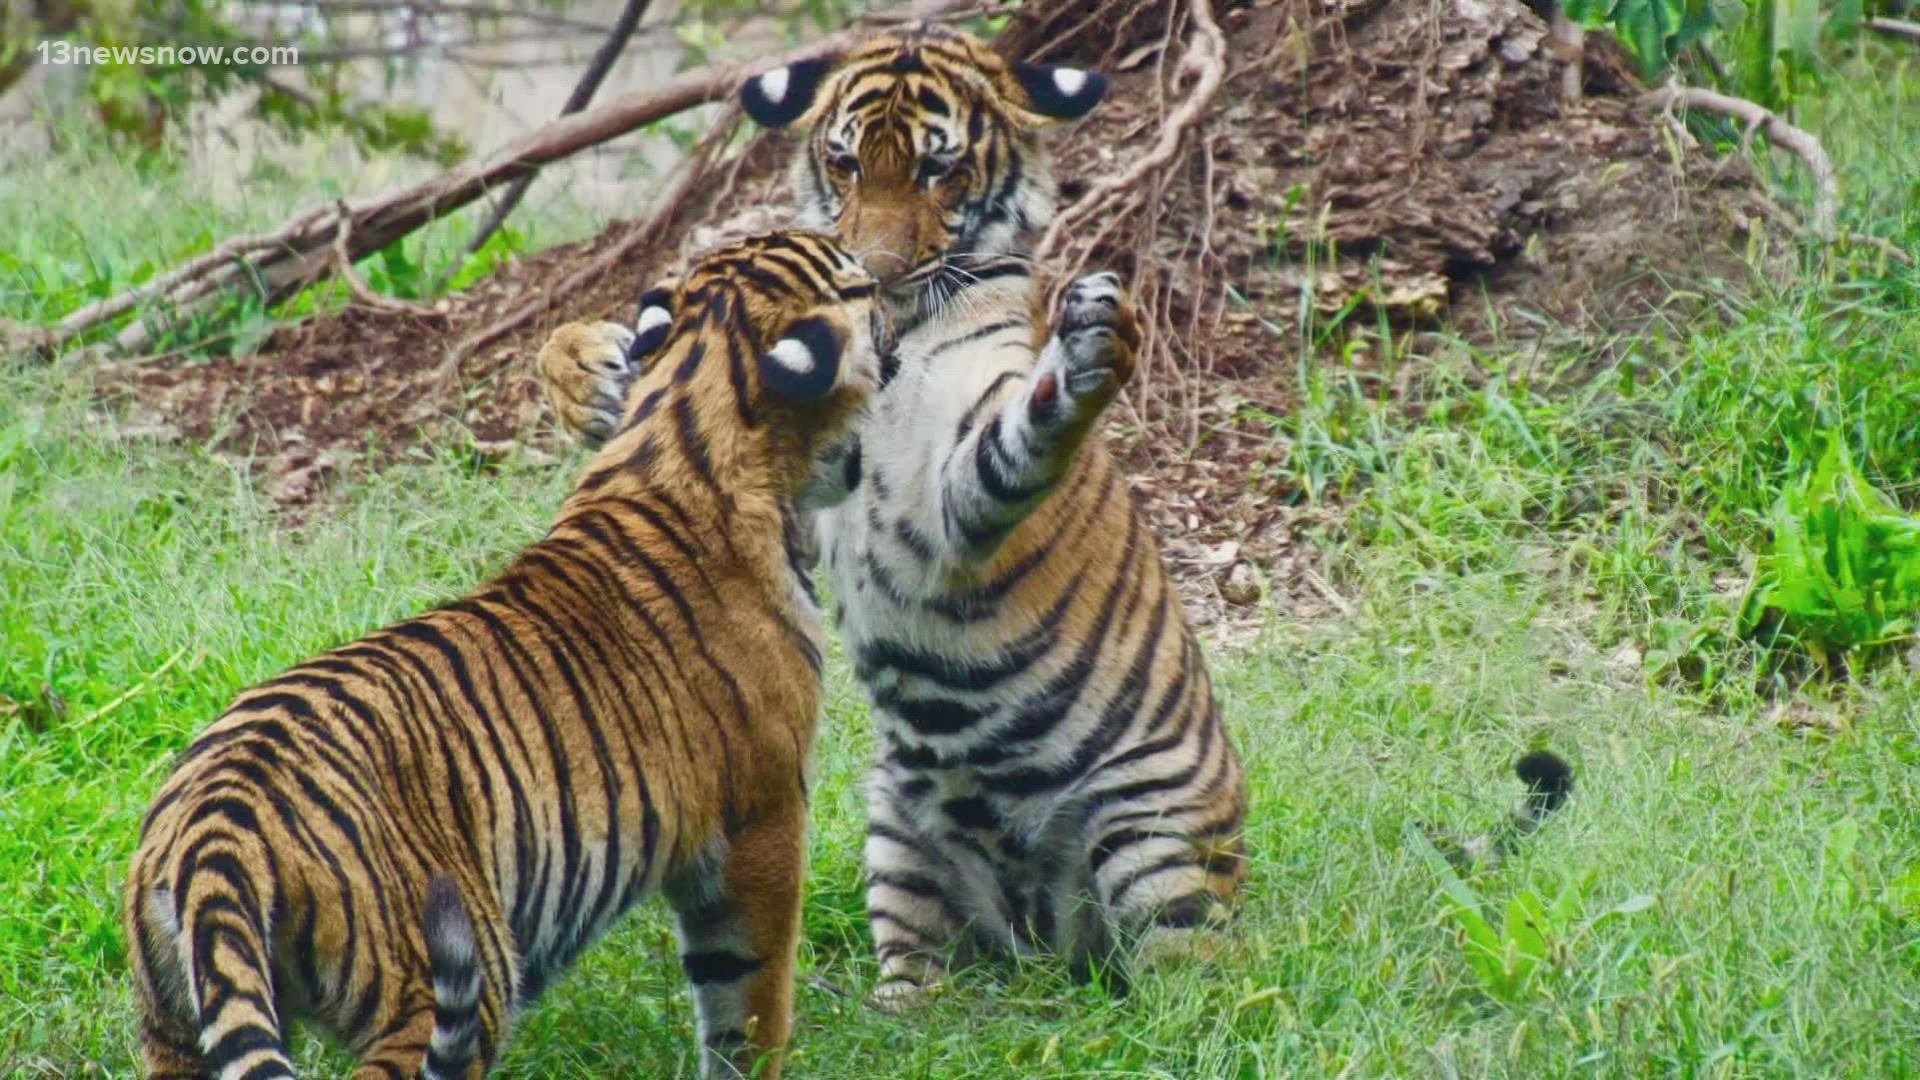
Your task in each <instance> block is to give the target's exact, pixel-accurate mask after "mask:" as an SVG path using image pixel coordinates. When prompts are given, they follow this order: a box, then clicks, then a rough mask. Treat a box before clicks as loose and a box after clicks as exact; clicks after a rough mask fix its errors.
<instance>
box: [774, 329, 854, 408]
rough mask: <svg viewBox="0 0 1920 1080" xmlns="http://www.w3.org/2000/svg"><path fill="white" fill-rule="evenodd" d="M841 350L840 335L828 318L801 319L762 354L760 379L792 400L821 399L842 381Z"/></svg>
mask: <svg viewBox="0 0 1920 1080" xmlns="http://www.w3.org/2000/svg"><path fill="white" fill-rule="evenodd" d="M840 349H841V341H840V335H839V334H837V333H835V332H834V329H833V326H832V325H831V324H829V323H828V322H827V320H825V319H822V318H818V317H815V318H811V319H801V320H800V321H799V322H796V323H794V324H793V325H792V326H790V327H788V328H787V332H786V334H785V336H783V337H781V339H780V340H779V341H777V342H775V343H774V345H773V348H771V349H768V350H767V351H766V352H764V353H761V354H760V379H761V381H762V382H764V383H766V384H767V389H769V390H771V391H773V392H774V393H776V394H778V395H780V396H781V397H784V398H787V399H789V400H792V401H819V400H820V399H821V398H823V397H826V396H827V395H828V394H829V393H831V392H832V391H833V385H834V383H835V382H836V381H838V375H839V372H840Z"/></svg>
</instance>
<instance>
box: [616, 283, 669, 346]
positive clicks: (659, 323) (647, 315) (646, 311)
mask: <svg viewBox="0 0 1920 1080" xmlns="http://www.w3.org/2000/svg"><path fill="white" fill-rule="evenodd" d="M672 329H673V290H672V289H668V288H665V287H662V288H657V289H648V290H647V291H646V292H643V293H641V294H640V303H639V309H638V313H637V314H635V315H634V319H633V344H631V345H629V346H627V359H628V360H644V359H645V358H647V357H648V356H651V355H652V354H653V353H655V352H657V351H659V349H660V346H661V345H662V344H664V343H665V342H666V340H667V332H668V331H670V330H672Z"/></svg>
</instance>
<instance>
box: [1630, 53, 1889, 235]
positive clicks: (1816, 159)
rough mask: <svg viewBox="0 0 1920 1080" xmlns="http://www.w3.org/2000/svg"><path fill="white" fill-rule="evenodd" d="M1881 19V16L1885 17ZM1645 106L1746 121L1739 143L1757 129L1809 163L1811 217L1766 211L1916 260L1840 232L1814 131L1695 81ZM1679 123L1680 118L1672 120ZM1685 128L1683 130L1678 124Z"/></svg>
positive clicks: (1797, 226)
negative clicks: (1802, 219)
mask: <svg viewBox="0 0 1920 1080" xmlns="http://www.w3.org/2000/svg"><path fill="white" fill-rule="evenodd" d="M1883 21H1884V20H1883ZM1642 100H1644V101H1645V102H1646V103H1647V104H1648V105H1650V106H1652V107H1654V108H1658V109H1660V110H1662V111H1664V112H1666V113H1667V114H1668V115H1669V117H1671V116H1672V112H1673V110H1674V109H1675V108H1682V109H1699V110H1701V111H1703V112H1711V113H1716V114H1718V115H1720V116H1725V117H1730V118H1732V119H1734V120H1738V121H1740V122H1742V123H1743V124H1745V125H1746V130H1745V131H1744V132H1743V133H1742V135H1741V147H1742V149H1743V150H1744V149H1746V148H1747V147H1748V144H1750V143H1751V142H1752V140H1753V136H1754V135H1755V134H1757V133H1763V134H1765V135H1766V137H1767V141H1768V142H1770V143H1772V144H1773V145H1775V146H1777V147H1779V148H1780V149H1782V150H1785V151H1787V152H1788V153H1790V154H1793V155H1794V156H1795V157H1797V158H1799V159H1800V160H1801V161H1802V162H1804V163H1805V164H1806V166H1807V171H1808V172H1810V173H1812V174H1813V183H1814V197H1813V216H1812V220H1811V221H1809V222H1805V223H1798V222H1793V221H1787V220H1785V219H1786V217H1787V215H1786V214H1785V211H1777V208H1776V209H1775V210H1770V211H1769V214H1768V216H1769V217H1774V218H1776V219H1778V220H1783V223H1785V224H1788V225H1790V226H1791V227H1792V228H1793V229H1794V231H1795V232H1803V233H1808V234H1811V235H1812V236H1813V238H1814V239H1816V240H1819V241H1821V242H1822V243H1829V244H1830V243H1835V242H1838V241H1845V242H1846V243H1849V244H1858V245H1860V246H1862V247H1870V248H1873V249H1875V250H1876V251H1879V252H1880V253H1882V254H1884V255H1885V256H1887V258H1889V259H1892V260H1893V261H1894V262H1897V263H1899V264H1900V265H1902V266H1913V265H1915V262H1914V256H1913V253H1912V252H1909V251H1906V250H1904V249H1902V248H1901V247H1899V246H1898V245H1896V244H1894V243H1893V242H1892V241H1890V240H1887V239H1885V238H1883V237H1878V236H1869V235H1867V234H1865V233H1856V232H1842V231H1841V230H1840V229H1839V210H1840V177H1839V173H1838V172H1836V171H1835V170H1834V167H1833V161H1832V160H1831V159H1830V158H1828V157H1827V151H1826V148H1825V147H1823V146H1821V145H1820V140H1819V139H1818V138H1815V137H1814V135H1813V133H1812V132H1809V131H1807V130H1806V129H1804V128H1799V127H1795V126H1794V125H1792V124H1790V123H1788V122H1787V121H1786V120H1785V119H1783V118H1781V116H1780V115H1779V114H1778V113H1774V112H1771V111H1769V110H1768V109H1766V108H1765V107H1763V106H1761V105H1759V104H1757V103H1755V102H1752V101H1748V100H1747V99H1745V98H1737V97H1733V96H1731V95H1728V94H1721V93H1716V92H1714V91H1712V90H1704V89H1701V88H1700V87H1695V86H1679V85H1675V84H1669V85H1667V86H1663V87H1661V88H1660V89H1658V90H1655V91H1653V92H1651V93H1649V94H1647V95H1646V97H1645V98H1643V99H1642ZM1675 123H1676V124H1677V123H1678V121H1677V120H1676V121H1675ZM1682 130H1684V129H1682Z"/></svg>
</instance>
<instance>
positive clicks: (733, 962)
mask: <svg viewBox="0 0 1920 1080" xmlns="http://www.w3.org/2000/svg"><path fill="white" fill-rule="evenodd" d="M680 964H681V966H682V967H684V968H686V970H687V978H688V979H689V980H690V981H691V982H692V983H693V985H695V986H705V985H707V984H708V983H717V982H738V981H739V980H741V979H744V978H746V977H747V976H749V975H752V974H753V973H755V972H757V971H759V970H760V969H761V968H763V967H765V966H766V961H764V960H759V959H755V958H754V957H751V956H742V955H740V954H739V953H736V952H727V951H720V950H715V951H710V952H690V953H687V954H685V955H684V956H682V957H680Z"/></svg>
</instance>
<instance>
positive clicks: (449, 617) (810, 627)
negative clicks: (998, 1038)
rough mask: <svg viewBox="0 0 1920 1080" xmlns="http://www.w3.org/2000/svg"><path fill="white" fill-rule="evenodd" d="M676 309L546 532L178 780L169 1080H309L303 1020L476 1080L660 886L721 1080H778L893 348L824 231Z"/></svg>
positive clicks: (191, 759)
mask: <svg viewBox="0 0 1920 1080" xmlns="http://www.w3.org/2000/svg"><path fill="white" fill-rule="evenodd" d="M649 296H650V300H651V305H650V307H649V309H648V311H647V313H646V316H645V317H644V318H643V320H642V327H643V331H644V332H643V333H642V334H641V335H639V338H638V340H635V335H633V334H631V333H629V332H628V331H626V330H624V329H622V328H620V327H616V326H611V325H607V324H602V325H601V326H599V327H586V328H576V331H577V333H578V334H580V335H584V337H583V339H582V342H581V343H582V344H583V345H584V346H585V347H587V348H589V349H595V350H600V351H602V352H605V351H608V350H611V351H615V352H621V351H624V350H625V348H626V347H627V346H628V345H630V344H631V345H636V346H638V350H639V351H641V352H644V353H646V354H647V355H648V357H649V359H650V363H649V364H648V365H647V366H646V369H645V370H644V371H643V372H640V373H639V374H638V375H637V378H636V381H635V382H634V383H633V393H632V394H631V396H630V400H629V401H628V404H627V407H626V408H625V410H624V412H623V414H622V415H621V417H620V418H619V420H618V421H617V423H616V424H614V425H613V426H612V428H611V430H610V431H609V432H608V434H609V436H610V437H609V439H608V441H607V443H606V446H605V448H604V449H602V450H601V451H600V452H599V454H598V455H596V456H595V457H594V458H593V460H592V461H591V463H590V464H589V465H588V467H587V469H586V471H585V473H584V475H583V476H582V478H581V481H580V483H579V486H578V488H577V489H576V490H575V491H574V493H573V494H572V496H571V497H569V498H568V500H567V502H566V504H565V505H564V507H563V508H562V509H561V511H560V514H559V517H558V519H557V521H556V522H555V524H554V525H553V528H552V529H551V530H550V531H549V532H548V534H547V535H546V537H545V538H544V539H542V540H540V541H539V542H538V543H536V544H534V545H533V546H532V547H530V548H528V549H527V550H526V551H524V552H523V553H522V554H521V555H520V556H519V557H518V558H516V559H515V560H514V561H513V562H511V563H510V564H509V565H508V566H507V567H506V569H505V570H503V571H502V572H501V573H500V574H499V576H497V577H496V578H494V579H493V580H492V581H491V582H489V583H488V584H486V585H484V586H482V587H481V588H480V589H479V590H478V591H476V592H474V593H472V594H470V595H469V596H467V597H466V598H465V599H462V600H459V601H456V602H454V603H451V604H448V605H447V606H445V607H443V608H440V609H438V610H435V611H432V612H429V613H428V614H425V615H422V616H420V617H418V618H415V619H411V620H408V621H406V622H402V623H400V624H398V625H395V626H392V627H389V628H387V629H385V630H381V631H378V632H376V633H373V634H371V635H368V636H367V637H365V638H363V639H361V640H359V641H357V642H354V643H353V644H350V645H346V646H342V647H340V648H338V649H335V650H333V651H332V652H329V653H327V654H325V655H323V656H321V657H319V658H318V659H315V660H311V661H308V662H307V663H304V664H301V665H300V666H298V667H296V668H294V669H293V670H291V671H289V672H287V673H286V674H283V675H281V676H278V677H277V678H274V679H271V680H269V681H268V682H266V683H264V684H262V685H260V686H258V687H255V688H253V689H251V690H248V691H246V692H245V693H243V694H241V695H240V697H239V698H238V699H237V700H236V701H235V702H234V704H233V705H232V706H231V707H230V708H229V709H228V710H227V712H226V713H225V714H224V715H223V716H222V717H221V718H220V719H219V720H218V721H216V722H215V723H214V724H213V726H212V727H210V728H209V729H207V731H206V732H205V733H203V734H202V735H201V736H200V737H199V738H198V739H197V740H196V741H195V742H194V743H193V745H192V746H191V747H190V748H189V749H188V750H187V752H186V753H185V755H184V756H183V757H182V758H181V760H180V761H179V763H178V764H177V765H176V766H175V769H174V772H173V774H172V776H171V777H169V779H168V780H167V782H166V784H165V785H164V786H163V788H162V790H161V792H160V794H159V796H158V798H157V800H156V801H155V803H154V805H153V808H152V810H151V811H150V812H149V813H148V815H147V818H146V823H145V826H144V829H143V832H142V837H141V841H140V846H139V849H138V851H137V853H136V854H135V856H134V859H133V867H132V871H131V874H130V876H129V879H128V882H127V890H126V909H125V918H126V926H127V932H128V936H129V940H130V942H131V945H132V947H131V949H130V952H131V954H132V962H133V968H134V975H135V981H136V984H137V989H138V995H139V1000H140V1003H141V1009H142V1014H143V1029H142V1034H143V1043H144V1050H145V1055H146V1063H147V1068H148V1069H149V1071H150V1072H151V1074H152V1075H153V1076H155V1077H168V1078H185V1077H209V1076H217V1077H220V1078H222V1080H238V1078H241V1077H246V1078H251V1080H262V1078H269V1077H289V1076H291V1075H292V1071H291V1065H290V1061H289V1057H288V1054H287V1050H286V1042H285V1031H286V1023H287V1021H288V1020H289V1019H290V1018H292V1017H293V1016H295V1015H300V1016H304V1017H307V1018H310V1019H312V1020H314V1021H317V1022H318V1023H320V1024H321V1025H323V1026H325V1027H328V1028H330V1029H332V1030H333V1031H334V1032H335V1033H336V1034H338V1035H339V1036H340V1037H341V1038H342V1039H343V1040H344V1041H345V1043H346V1044H347V1045H348V1046H349V1047H350V1048H352V1049H353V1050H354V1051H355V1052H356V1053H357V1054H358V1055H359V1056H360V1058H361V1060H362V1063H363V1064H362V1065H361V1068H360V1071H359V1072H358V1073H356V1074H355V1075H356V1076H358V1077H361V1078H363V1080H370V1078H373V1077H413V1076H418V1075H422V1074H423V1071H424V1075H425V1076H427V1077H434V1078H440V1080H451V1078H454V1077H463V1078H465V1077H475V1076H479V1075H482V1074H484V1073H485V1071H486V1070H487V1068H488V1067H489V1065H490V1064H491V1063H492V1062H493V1060H494V1059H495V1056H496V1055H497V1054H498V1052H499V1050H500V1047H501V1043H502V1040H503V1039H504V1037H505V1035H506V1029H507V1023H508V1018H509V1016H510V1015H512V1013H513V1012H514V1011H515V1010H516V1009H518V1008H520V1007H522V1006H524V1005H526V1004H527V1003H528V1002H530V1001H532V1000H533V999H534V998H535V997H536V996H537V995H538V994H539V993H540V990H541V988H542V987H543V986H545V985H546V984H547V983H548V982H549V981H550V980H551V979H552V978H553V977H554V976H555V975H557V974H558V973H559V972H560V971H561V970H562V969H563V968H565V967H566V965H567V964H568V963H569V962H570V961H572V960H573V959H574V957H575V956H577V955H578V954H579V953H580V952H581V951H582V950H583V949H584V948H586V946H587V945H589V944H590V943H591V942H592V941H594V939H596V938H597V937H599V935H600V934H601V933H602V932H603V931H604V930H605V929H606V928H607V927H608V925H609V924H610V923H611V922H612V921H613V920H614V919H615V918H616V917H617V916H618V915H620V914H621V913H622V912H623V911H625V910H627V909H628V908H629V907H631V906H632V905H633V904H634V903H635V902H636V901H637V900H639V899H640V898H641V897H642V896H644V895H645V894H647V893H649V892H651V891H653V890H655V889H658V890H661V891H662V892H664V893H665V895H666V897H667V899H668V901H669V903H670V904H671V906H672V907H673V909H674V912H675V914H676V916H677V918H678V924H679V931H680V937H681V942H682V949H683V953H682V960H683V962H684V965H685V968H686V972H687V976H688V978H689V979H690V980H691V981H692V983H693V987H694V995H695V999H696V1004H697V1008H698V1013H699V1023H700V1037H701V1041H702V1043H703V1045H704V1047H705V1048H706V1050H705V1051H704V1052H703V1053H702V1054H701V1059H702V1065H703V1068H704V1070H705V1071H707V1072H709V1073H715V1072H718V1073H721V1074H723V1075H729V1076H731V1075H737V1074H736V1073H735V1072H734V1071H733V1070H739V1074H745V1073H750V1072H751V1071H752V1070H753V1069H754V1068H755V1065H756V1062H759V1061H761V1060H762V1059H763V1058H766V1059H767V1060H765V1063H764V1065H763V1066H762V1069H761V1072H760V1073H759V1074H758V1075H762V1076H772V1075H776V1074H777V1073H778V1071H779V1067H780V1061H779V1057H778V1054H777V1051H778V1050H779V1049H780V1048H781V1047H782V1046H783V1045H784V1044H785V1043H786V1040H787V1034H788V1029H789V1024H790V1013H791V1010H792V999H793V962H794V950H795V946H796V942H797V935H798V924H799V915H800V896H801V879H802V874H803V871H804V865H803V863H804V843H805V837H804V831H805V820H806V803H807V788H806V770H807V765H808V759H809V754H810V750H811V746H812V743H813V737H814V729H815V724H816V720H817V713H818V707H819V697H820V661H821V647H822V641H823V628H822V626H821V624H820V618H819V612H818V610H817V608H816V607H815V604H814V601H813V598H812V593H811V590H810V582H808V581H807V579H806V577H805V570H804V569H803V568H802V567H801V566H799V565H797V563H798V556H797V555H796V552H798V551H800V550H801V549H802V548H803V547H804V543H803V540H802V537H801V536H800V533H799V530H800V529H801V521H802V517H801V514H802V513H803V510H802V507H803V506H805V505H806V504H807V503H808V502H809V501H810V500H813V499H815V498H817V497H818V496H819V493H818V492H817V491H816V490H815V488H816V486H817V479H816V478H817V476H818V475H820V470H819V468H818V464H817V463H818V462H819V461H820V460H821V459H822V457H823V456H827V457H830V456H831V450H832V449H833V447H834V445H835V444H836V443H837V442H838V441H839V440H842V439H844V438H845V436H846V433H847V431H848V430H849V428H850V426H851V425H852V423H853V422H854V420H855V418H856V416H857V415H858V414H859V412H860V410H861V409H862V407H863V405H864V403H865V401H866V399H867V398H868V396H869V395H870V394H871V393H872V392H873V391H874V390H876V389H878V387H879V384H880V382H881V381H882V363H881V359H882V354H883V353H884V352H885V351H886V350H887V349H889V348H890V340H889V339H890V334H891V331H890V330H889V329H888V325H887V321H886V317H885V313H884V312H883V311H882V310H881V308H880V304H879V302H878V299H877V287H876V284H875V282H874V281H873V279H872V278H870V277H869V276H868V275H867V273H866V271H865V270H863V269H862V268H861V267H860V266H859V265H858V264H856V263H855V262H854V261H853V260H852V259H850V258H849V257H848V256H847V255H845V254H844V253H843V252H842V251H841V250H840V249H839V248H838V247H836V246H835V245H834V244H833V243H832V242H831V241H829V240H828V239H826V238H824V237H821V236H817V235H813V234H804V233H793V234H776V235H772V236H767V237H762V238H758V239H755V240H751V241H747V242H744V243H742V244H739V245H736V246H733V247H730V248H727V249H724V250H721V251H719V252H716V253H714V254H712V255H710V256H708V257H706V258H705V259H703V260H702V261H700V262H699V263H698V264H697V265H696V266H695V267H694V268H693V270H692V271H691V272H690V273H689V275H688V276H687V277H686V279H685V280H684V282H683V283H682V284H681V285H680V286H679V287H677V288H675V289H670V290H664V291H661V290H656V292H654V293H651V294H649ZM831 471H833V470H829V472H831ZM768 1055H773V1056H771V1057H770V1058H768V1057H767V1056H768Z"/></svg>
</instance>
